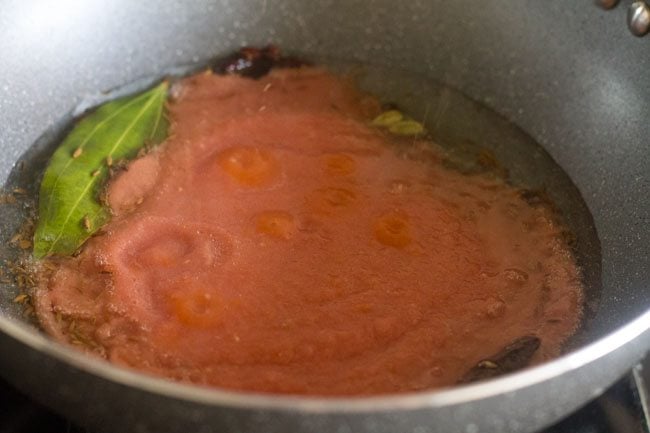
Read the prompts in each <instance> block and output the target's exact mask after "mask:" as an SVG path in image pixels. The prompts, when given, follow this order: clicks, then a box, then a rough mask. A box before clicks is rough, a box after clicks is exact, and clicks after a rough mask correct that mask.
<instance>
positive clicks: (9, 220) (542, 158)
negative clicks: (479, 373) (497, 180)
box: [0, 55, 601, 349]
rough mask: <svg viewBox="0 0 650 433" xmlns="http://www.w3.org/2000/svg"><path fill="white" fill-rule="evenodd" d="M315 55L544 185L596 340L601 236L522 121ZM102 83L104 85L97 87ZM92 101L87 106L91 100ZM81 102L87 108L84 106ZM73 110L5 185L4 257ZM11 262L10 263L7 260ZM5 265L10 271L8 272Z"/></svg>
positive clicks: (407, 78) (10, 290) (463, 156)
mask: <svg viewBox="0 0 650 433" xmlns="http://www.w3.org/2000/svg"><path fill="white" fill-rule="evenodd" d="M303 57H305V58H310V59H313V60H315V61H316V62H315V63H318V64H323V65H326V66H327V67H329V68H330V69H332V70H333V71H335V72H339V73H344V74H352V75H354V76H355V77H356V78H357V80H358V82H359V84H360V86H361V88H362V89H364V90H366V91H368V92H370V93H373V94H375V95H378V96H379V97H380V99H381V100H382V101H384V102H387V103H396V104H398V106H399V107H400V109H402V110H403V111H405V112H407V113H409V114H410V115H411V116H412V117H413V118H415V119H416V120H418V121H422V122H423V123H424V124H425V125H426V127H427V130H428V131H430V133H431V135H432V137H433V138H434V141H436V142H437V143H439V144H440V145H442V146H443V147H445V148H446V149H447V150H448V151H449V153H450V155H452V156H453V157H454V159H456V160H457V161H459V164H461V165H463V166H464V167H465V168H466V169H469V170H472V169H473V168H474V165H475V161H476V158H477V156H478V155H479V154H480V153H481V152H483V151H485V150H488V151H490V152H492V153H493V154H494V155H495V156H496V159H497V160H498V161H499V163H500V164H501V165H502V166H503V167H504V168H505V169H507V171H508V174H509V175H508V181H509V182H510V183H511V184H513V185H515V186H518V187H525V188H529V189H534V190H543V191H545V192H546V193H547V194H548V195H549V196H550V198H551V199H552V201H553V202H554V204H555V205H556V206H557V208H558V209H559V211H560V214H561V216H562V220H563V223H564V224H565V225H566V226H567V227H568V229H569V230H570V231H571V232H572V233H573V234H574V235H575V239H576V242H575V245H574V253H575V255H576V259H577V261H578V264H579V266H580V268H581V270H582V274H583V281H584V285H585V291H586V293H585V305H584V312H585V314H584V319H583V327H582V330H581V331H580V332H578V334H576V336H575V337H574V338H573V339H572V341H570V342H569V344H568V345H567V349H571V348H574V347H576V346H580V345H582V344H583V343H584V342H588V341H590V340H591V338H592V337H591V335H590V332H589V329H590V326H589V325H590V323H591V321H592V319H593V317H594V316H595V313H596V310H597V307H598V304H599V299H600V295H601V253H600V243H599V240H598V236H597V233H596V230H595V227H594V222H593V219H592V217H591V214H590V212H589V210H588V208H587V206H586V204H585V202H584V200H583V199H582V197H581V195H580V192H579V191H578V189H577V188H576V186H575V185H574V184H573V182H572V181H571V179H570V178H569V177H568V175H567V174H566V173H565V172H564V171H563V170H562V169H561V168H560V167H559V166H558V165H557V164H556V163H555V161H553V159H552V158H551V157H550V155H549V154H548V153H547V152H546V151H545V150H544V149H543V148H542V147H541V146H540V145H539V144H538V143H536V142H535V140H533V139H532V138H531V137H530V136H529V135H527V134H526V133H525V132H524V131H522V130H521V129H520V128H519V127H518V126H516V125H515V124H513V123H512V122H510V121H509V120H507V119H506V118H504V117H502V116H500V115H499V114H497V113H496V112H494V111H492V110H490V109H488V108H487V107H486V106H484V105H482V104H480V103H478V102H475V101H473V100H472V99H470V98H468V97H467V96H465V95H464V94H463V93H461V92H460V91H458V90H456V89H454V88H452V87H450V86H447V85H445V84H444V83H440V82H436V81H432V80H431V79H428V78H425V77H422V76H419V75H417V74H413V73H410V72H407V71H405V70H400V69H395V68H391V69H388V68H385V67H380V66H376V65H372V64H368V63H365V64H356V63H353V62H348V61H342V60H340V59H333V58H314V57H313V56H309V55H305V56H303ZM194 69H196V66H193V67H192V68H189V67H187V68H186V67H176V68H173V69H170V70H168V71H167V74H165V75H184V74H186V73H188V72H191V71H192V70H194ZM150 83H151V80H150V79H145V80H141V81H138V82H135V83H131V84H129V85H127V86H124V87H121V88H119V89H116V90H114V91H112V92H109V93H107V94H102V96H101V97H98V98H97V99H94V100H93V102H94V103H95V104H97V103H101V102H103V101H105V100H107V99H111V98H114V97H117V96H120V95H122V94H124V93H128V92H133V91H136V90H139V89H141V88H143V87H146V86H147V85H148V84H150ZM98 90H99V89H98ZM93 102H90V103H89V102H86V103H85V104H84V105H85V106H88V105H93ZM81 108H83V107H81ZM80 111H81V109H80V107H77V108H76V109H75V110H72V111H71V112H70V113H69V114H67V115H66V116H64V117H63V118H62V119H61V120H60V121H59V122H58V123H56V124H55V125H54V126H53V127H51V128H50V129H48V130H47V131H46V132H45V133H44V134H43V135H42V136H41V137H40V138H39V139H38V140H37V141H36V143H34V145H33V146H31V147H30V148H29V149H28V150H27V151H26V152H25V153H24V154H23V155H22V156H21V157H20V158H19V161H18V162H17V163H16V164H15V166H14V168H13V170H12V171H11V173H10V175H9V177H8V178H7V181H6V183H5V185H4V187H5V190H6V191H12V190H14V189H15V188H21V189H24V190H26V191H27V194H25V195H24V197H23V196H18V202H17V203H16V204H13V205H0V234H1V237H0V260H2V262H3V263H5V264H6V263H12V262H13V261H15V260H16V259H17V258H18V257H19V256H20V254H21V251H20V250H19V249H17V248H15V246H13V245H12V244H11V243H10V242H9V241H10V240H11V238H12V237H13V236H14V234H15V233H16V232H17V231H18V230H19V229H20V227H21V225H22V224H23V222H24V221H25V220H26V219H27V218H29V217H32V216H33V215H34V211H35V209H36V203H37V201H36V200H37V193H38V187H39V184H40V179H41V174H42V172H43V171H44V169H45V166H46V164H47V161H48V159H49V157H50V155H51V154H52V152H53V151H54V150H55V148H56V146H57V144H58V143H59V142H60V141H61V140H62V138H63V137H64V136H65V134H66V132H67V131H69V129H70V127H71V124H72V120H73V114H72V113H78V112H80ZM5 268H6V266H5ZM6 272H7V271H6V269H5V273H6ZM3 278H4V279H3V280H2V282H1V284H2V289H1V290H0V313H1V314H4V315H8V316H10V317H13V318H16V319H19V320H23V321H29V322H30V323H32V325H34V326H36V324H35V323H34V322H33V320H31V319H30V318H29V317H26V316H25V315H24V314H23V313H24V311H23V306H22V305H20V304H18V303H16V302H14V299H15V297H16V296H17V295H18V294H19V293H20V288H19V287H18V285H17V284H15V281H11V279H10V278H6V276H5V277H3Z"/></svg>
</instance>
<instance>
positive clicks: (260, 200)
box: [35, 67, 582, 395]
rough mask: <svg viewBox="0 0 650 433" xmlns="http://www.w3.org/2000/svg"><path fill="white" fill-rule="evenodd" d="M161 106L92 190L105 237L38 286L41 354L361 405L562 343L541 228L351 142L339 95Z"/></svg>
mask: <svg viewBox="0 0 650 433" xmlns="http://www.w3.org/2000/svg"><path fill="white" fill-rule="evenodd" d="M174 96H175V97H174V101H173V102H171V103H170V104H169V114H170V120H171V123H172V130H171V134H170V138H169V139H168V140H167V141H166V142H165V143H164V144H163V145H161V146H160V147H159V148H158V149H156V150H154V151H152V152H150V153H149V154H147V155H146V156H144V157H142V158H140V159H138V160H136V161H134V162H132V163H131V164H130V166H129V167H128V170H127V171H125V172H123V173H122V174H120V175H119V176H117V177H115V178H114V179H113V180H112V181H111V183H110V185H109V186H108V201H109V204H110V206H111V209H112V211H113V214H114V217H113V219H112V221H111V222H110V223H109V224H108V225H107V226H105V227H104V229H103V230H102V233H101V234H99V235H98V236H95V237H94V238H92V239H91V240H90V241H89V242H88V243H87V244H86V245H85V247H84V249H83V251H82V252H81V253H80V254H79V255H78V256H76V257H71V258H64V259H53V260H52V262H51V265H50V266H49V267H50V268H52V269H51V270H50V271H49V272H46V273H43V275H42V276H41V282H40V286H39V288H38V290H37V293H36V301H35V302H36V308H37V312H38V316H39V319H40V321H41V323H42V324H43V326H44V328H45V329H46V330H47V331H48V332H49V333H50V334H52V335H53V336H55V337H57V338H59V339H60V340H63V341H67V342H70V343H73V344H76V345H78V346H80V347H81V348H83V349H84V350H86V351H88V352H91V353H95V354H97V355H98V356H102V357H105V358H106V359H108V360H109V361H111V362H113V363H116V364H119V365H122V366H127V367H130V368H134V369H137V370H140V371H145V372H149V373H152V374H155V375H160V376H164V377H168V378H172V379H176V380H180V381H185V382H191V383H196V384H203V385H210V386H218V387H225V388H231V389H238V390H251V391H260V392H274V393H291V394H313V395H368V394H380V393H391V392H405V391H412V390H420V389H427V388H434V387H441V386H447V385H452V384H454V383H456V382H457V381H458V380H459V379H460V378H461V377H462V376H463V375H464V374H465V373H466V372H467V371H468V370H469V369H471V368H472V367H473V366H475V365H476V364H477V362H479V361H480V360H481V359H484V358H485V357H486V356H489V355H491V354H493V353H496V352H498V351H499V350H501V349H502V348H503V347H504V346H506V345H507V344H508V343H510V342H512V341H513V340H515V339H517V338H519V337H521V336H522V335H535V336H537V337H539V339H540V340H541V346H540V348H539V349H538V350H537V352H536V354H535V356H534V358H533V362H540V361H542V360H544V359H547V358H549V357H553V356H555V355H557V354H558V353H559V350H560V348H561V345H562V344H563V343H564V342H565V340H566V339H567V338H568V337H569V336H570V335H571V334H572V333H573V332H574V331H575V329H576V327H577V326H578V323H579V319H580V305H581V298H582V294H581V290H582V289H581V283H580V278H579V272H578V269H577V266H576V263H575V260H574V258H573V256H572V254H571V252H570V249H569V248H568V247H567V245H566V243H565V242H564V240H563V238H562V234H561V233H562V227H561V226H560V225H559V224H558V223H557V222H556V221H555V218H554V215H553V212H552V211H550V210H549V209H547V208H546V207H543V206H531V205H529V204H528V203H527V202H526V201H525V200H524V199H523V198H522V196H521V194H520V192H519V191H518V190H517V189H515V188H513V187H512V186H509V185H507V184H505V183H504V182H503V181H502V180H498V179H496V178H494V177H488V176H483V175H471V176H470V175H464V174H461V173H459V172H457V171H454V170H452V169H450V168H447V167H445V165H444V164H442V161H443V159H444V153H443V152H442V150H440V149H439V148H438V147H437V146H436V145H435V144H432V143H429V142H425V141H423V140H419V139H418V140H415V139H413V138H399V137H397V136H395V135H392V134H390V133H389V132H387V131H386V130H385V129H379V128H376V127H373V126H371V124H370V123H371V120H372V119H373V118H374V117H375V116H376V115H377V114H379V104H378V102H377V101H376V100H375V99H374V98H372V97H370V96H368V95H364V94H361V93H360V92H359V91H357V90H356V89H355V88H354V86H353V85H352V84H351V83H350V82H348V81H347V80H346V79H343V78H340V77H337V76H334V75H332V74H330V73H328V72H326V71H324V70H322V69H319V68H315V67H303V68H300V69H285V70H274V71H272V72H271V73H270V74H268V75H267V76H265V77H263V78H261V79H259V80H251V79H246V78H242V77H237V76H218V75H210V74H200V75H195V76H192V77H189V78H186V79H184V80H182V81H181V82H180V83H179V84H177V85H176V87H175V89H174Z"/></svg>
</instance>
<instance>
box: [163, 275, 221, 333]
mask: <svg viewBox="0 0 650 433" xmlns="http://www.w3.org/2000/svg"><path fill="white" fill-rule="evenodd" d="M189 284H191V283H184V284H183V285H189ZM167 301H168V303H169V306H170V307H171V310H172V313H173V314H174V317H175V318H176V319H178V321H179V322H180V323H182V324H183V325H187V326H191V327H196V328H210V327H213V326H216V325H218V324H219V323H220V321H221V317H222V314H221V313H222V310H223V305H222V302H221V300H220V299H219V297H218V295H216V294H215V293H211V292H209V291H207V290H205V289H204V288H202V287H191V285H190V287H180V288H179V290H176V291H173V292H171V293H170V294H169V295H168V298H167Z"/></svg>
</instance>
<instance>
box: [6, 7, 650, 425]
mask: <svg viewBox="0 0 650 433" xmlns="http://www.w3.org/2000/svg"><path fill="white" fill-rule="evenodd" d="M2 6H3V8H2V13H1V14H0V150H1V152H2V158H0V174H1V176H2V180H3V182H5V183H7V184H8V185H23V186H26V187H29V188H33V186H34V185H35V184H36V183H37V181H38V178H37V175H36V173H37V168H38V167H42V165H43V164H44V163H45V161H46V160H47V156H48V155H49V153H51V146H48V145H47V143H51V142H52V141H56V138H57V137H60V135H61V134H62V132H64V130H65V127H64V126H61V125H65V121H66V119H68V120H69V115H68V116H67V117H66V115H65V114H64V113H71V110H72V109H73V108H74V107H75V106H77V104H79V103H80V102H81V101H86V105H88V101H93V100H94V99H93V98H95V97H98V96H101V92H102V91H105V90H107V89H111V88H115V87H117V86H120V85H122V84H124V83H129V82H132V81H134V80H135V79H137V78H141V77H156V76H160V75H161V74H165V73H170V71H172V72H173V71H174V69H173V68H174V67H176V66H178V65H188V64H189V65H200V64H202V63H204V62H206V61H207V59H209V58H211V57H213V56H214V55H215V54H224V53H228V52H230V51H232V50H233V49H236V48H239V47H240V46H241V45H263V44H265V43H268V42H274V43H276V44H278V45H280V46H281V47H283V49H284V50H285V51H286V52H289V53H297V54H304V55H307V56H309V55H312V56H314V57H318V58H332V59H342V60H345V61H350V62H356V63H359V64H365V65H376V66H377V68H379V69H381V68H383V69H384V70H402V71H408V73H412V74H414V76H415V75H416V76H418V77H421V78H423V79H424V80H423V82H430V83H442V84H440V86H439V88H438V89H439V91H436V90H435V89H434V91H432V92H430V93H428V94H430V95H434V96H432V97H431V101H428V103H429V104H430V105H433V107H434V108H440V107H448V108H447V109H445V110H442V111H441V110H438V111H439V112H442V113H443V114H445V113H451V114H449V115H447V117H444V116H443V120H444V119H447V120H449V122H439V123H440V125H442V126H440V127H439V128H437V129H436V128H433V129H434V135H436V134H438V136H439V138H440V140H441V141H445V140H447V141H449V142H451V143H452V144H453V142H454V140H461V139H466V138H468V137H463V133H462V132H463V131H473V132H471V134H470V135H471V137H469V138H470V139H472V140H479V141H481V140H483V141H485V143H481V144H482V145H485V146H487V147H490V148H492V149H493V150H494V151H495V153H496V154H497V157H498V158H499V159H500V160H502V161H503V163H504V164H505V165H507V166H508V168H510V169H511V170H512V171H513V172H514V173H515V177H516V175H517V170H519V171H522V170H523V168H525V169H526V170H528V171H529V172H530V179H529V182H531V183H533V184H534V185H535V186H537V187H544V188H546V189H547V191H548V193H549V194H550V195H551V196H552V198H553V199H554V200H555V201H556V202H557V203H558V206H559V207H560V208H561V210H562V211H563V213H564V215H565V218H566V222H567V225H569V227H570V228H571V229H572V230H573V231H574V232H575V233H576V235H577V243H576V253H577V256H578V259H579V261H580V262H581V265H582V266H583V270H584V273H585V279H586V283H587V286H588V287H587V299H588V305H586V322H585V325H584V329H583V331H582V332H581V333H580V334H579V335H578V336H577V337H576V339H574V341H573V342H572V343H571V345H570V346H569V349H568V351H567V353H566V354H565V355H564V356H562V357H560V358H559V359H556V360H554V361H551V362H548V363H546V364H543V365H541V366H537V367H534V368H530V369H527V370H524V371H522V372H519V373H515V374H511V375H509V376H506V377H502V378H498V379H494V380H489V381H486V382H482V383H478V384H473V385H467V386H462V387H457V388H450V389H444V390H438V391H430V392H420V393H413V394H408V395H398V396H381V397H373V398H347V399H319V398H303V397H281V396H268V395H266V396H265V395H254V394H250V393H236V392H229V391H223V390H208V389H202V388H198V387H193V386H187V385H179V384H175V383H170V382H167V381H164V380H161V379H157V378H152V377H148V376H145V375H141V374H138V373H134V372H131V371H126V370H122V369H118V368H116V367H113V366H110V365H107V364H106V363H103V362H101V361H98V360H92V359H88V358H87V357H85V356H83V355H81V354H79V353H77V352H75V351H74V350H71V349H69V348H66V347H63V346H61V345H59V344H57V343H54V342H52V341H51V340H49V339H48V338H47V337H45V336H43V335H42V334H41V333H39V332H38V330H37V329H36V328H35V327H33V326H32V325H30V324H29V323H28V322H27V321H26V320H24V319H22V316H21V315H20V312H19V311H18V310H17V308H16V307H15V304H14V303H13V302H12V299H13V297H14V296H15V294H16V292H15V288H13V287H11V286H10V285H6V287H4V288H3V290H2V292H1V293H0V311H1V314H0V350H1V351H2V352H1V356H0V374H1V375H2V376H4V377H5V378H6V379H7V380H9V381H11V382H12V383H13V384H15V385H16V386H17V387H19V388H20V389H22V390H24V391H25V392H27V393H29V394H30V395H32V396H33V397H34V398H36V399H38V400H39V401H41V402H44V403H45V404H47V405H49V406H50V407H52V408H54V409H55V410H57V411H59V412H61V413H63V414H65V415H66V416H68V417H70V418H72V419H74V420H77V421H78V422H80V423H82V424H84V425H87V426H90V427H91V428H94V429H96V430H98V431H135V432H173V431H196V432H212V431H214V432H216V431H219V432H225V431H233V432H255V431H264V432H325V431H327V432H334V431H336V432H341V433H343V432H377V433H379V432H391V433H392V432H418V433H426V432H467V433H474V432H508V431H510V432H528V431H534V430H536V429H539V428H541V427H543V426H546V425H548V424H550V423H552V422H553V421H555V420H557V419H558V418H560V417H562V416H564V415H565V414H567V413H569V412H570V411H573V410H574V409H576V408H577V407H579V406H581V405H582V404H584V403H585V402H586V401H588V400H589V399H591V398H593V397H594V396H596V395H598V394H599V393H600V392H602V391H603V390H604V389H605V388H606V387H607V386H608V385H609V384H611V383H613V381H615V380H616V379H617V378H619V377H620V376H621V375H622V374H623V373H624V372H626V371H627V370H628V369H629V368H630V367H632V366H633V365H634V364H635V363H636V362H637V361H638V360H639V359H641V358H642V356H643V355H644V353H645V352H647V351H648V349H650V311H649V310H648V308H649V307H650V230H648V223H649V222H650V200H649V199H648V197H649V196H650V145H649V144H648V137H650V122H648V120H647V119H648V118H650V104H649V103H648V102H647V101H650V84H649V83H650V80H648V79H647V71H648V70H649V69H650V46H649V45H648V44H649V43H650V42H649V41H647V40H643V39H637V38H634V37H633V36H631V35H630V34H629V33H628V31H627V29H626V28H625V26H624V19H625V10H624V8H622V7H619V8H617V9H615V10H614V11H611V12H603V11H601V10H600V9H597V8H596V7H594V6H593V5H592V4H591V3H590V2H579V1H574V2H566V1H563V0H545V1H539V0H521V1H516V2H513V1H509V0H490V1H484V2H476V1H473V0H455V1H453V2H449V1H444V0H428V1H410V2H395V1H388V0H348V1H345V2H344V1H337V0H322V1H318V2H306V1H298V0H285V1H277V2H276V1H273V0H250V1H244V0H239V1H237V0H219V1H212V2H211V1H207V0H203V1H192V2H183V1H179V0H169V1H163V2H158V1H154V0H146V1H145V0H143V1H138V2H132V1H128V0H113V1H110V2H109V1H101V0H98V1H96V2H83V1H76V0H60V1H59V2H56V3H55V4H54V3H51V2H46V1H39V0H30V1H26V0H9V1H5V2H3V5H2ZM170 68H171V69H170ZM367 69H368V70H372V69H373V68H372V67H370V66H369V67H368V68H367ZM395 83H396V84H395ZM393 84H394V85H393V88H394V89H397V90H396V91H399V89H400V86H399V84H400V83H399V80H397V81H395V80H393ZM402 84H403V86H407V85H408V82H407V81H406V80H404V81H403V83H402ZM437 85H438V84H435V85H434V84H432V86H434V87H435V86H437ZM388 87H390V86H387V88H388ZM440 89H452V90H450V91H449V92H448V93H445V92H443V91H442V90H440ZM436 92H438V93H436ZM411 93H412V94H416V95H417V93H418V92H417V89H416V91H415V92H411ZM436 95H437V96H436ZM444 95H451V96H447V97H446V98H447V99H446V100H445V99H444V98H443V96H444ZM454 95H456V96H454ZM458 95H462V97H461V96H458ZM398 96H399V95H398ZM415 99H417V98H415ZM415 99H414V101H415ZM470 100H471V101H475V102H472V103H469V102H467V101H470ZM441 101H443V102H445V101H446V104H445V105H443V104H441ZM422 103H423V102H422V101H420V102H417V101H415V102H410V103H408V104H411V105H410V106H409V107H408V108H409V109H411V110H415V112H417V110H419V109H421V108H422V107H421V106H419V105H418V104H422ZM463 104H466V105H463ZM459 107H460V108H459ZM454 109H458V110H460V111H459V112H457V113H455V114H459V113H460V114H462V113H467V112H470V111H472V110H474V112H476V113H480V112H482V111H481V110H484V111H489V112H490V113H492V112H495V113H499V115H500V116H503V117H500V116H496V117H494V118H493V121H489V122H486V124H485V125H482V126H481V127H476V128H473V127H471V126H472V125H468V124H467V122H465V123H463V120H462V116H461V118H459V117H458V116H454V115H453V114H454ZM490 119H492V118H490ZM504 119H508V121H506V120H504ZM510 121H511V122H512V123H510ZM60 122H62V123H60ZM513 124H514V125H518V126H516V127H515V126H513ZM445 125H449V126H448V127H447V126H445ZM434 126H435V125H434ZM445 128H447V129H445ZM499 129H504V130H507V131H509V132H507V133H506V134H501V135H498V134H497V135H495V136H494V137H497V136H498V137H501V138H499V139H498V140H497V139H495V138H494V137H493V136H492V135H491V134H492V133H491V131H497V130H499ZM44 132H45V135H44V136H43V137H42V139H41V140H39V141H37V138H38V137H40V136H42V135H43V133H44ZM491 137H492V138H491ZM503 137H505V138H503ZM502 138H503V139H502ZM526 140H534V141H536V142H537V143H539V145H541V147H539V148H538V150H536V151H534V152H527V151H524V150H523V148H518V147H517V143H519V142H524V141H526ZM34 142H37V144H36V147H32V145H33V143H34ZM511 144H512V145H511ZM542 148H543V149H544V150H542ZM28 149H31V150H30V151H28ZM48 152H49V153H48ZM19 160H24V161H27V162H28V164H27V165H28V166H27V167H26V169H24V170H22V171H21V170H20V169H19V167H16V166H15V163H16V162H17V161H19ZM39 164H40V166H39ZM522 164H523V165H522ZM522 167H523V168H522ZM526 170H524V171H526ZM522 172H523V171H522ZM1 208H2V210H1V214H0V217H1V218H2V224H1V228H2V232H1V238H2V239H1V240H2V241H3V242H2V243H3V245H4V246H3V249H2V251H1V252H0V253H1V255H2V258H3V259H5V260H7V259H10V258H11V255H12V254H15V252H12V251H13V250H12V249H11V248H9V247H8V246H7V240H8V239H9V238H10V237H11V236H12V234H13V232H14V231H15V230H16V228H17V227H18V226H19V224H20V219H21V218H22V217H23V216H24V215H25V212H26V211H27V210H26V209H25V207H24V206H23V205H16V206H2V207H1Z"/></svg>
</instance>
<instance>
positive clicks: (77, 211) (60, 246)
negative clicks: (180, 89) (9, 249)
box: [34, 82, 168, 258]
mask: <svg viewBox="0 0 650 433" xmlns="http://www.w3.org/2000/svg"><path fill="white" fill-rule="evenodd" d="M167 89H168V84H167V82H163V83H161V84H159V85H158V86H156V87H154V88H153V89H151V90H149V91H147V92H144V93H140V94H138V95H135V96H128V97H125V98H122V99H117V100H115V101H111V102H108V103H106V104H104V105H102V106H100V107H99V108H98V109H97V110H96V111H94V112H92V113H91V114H89V115H87V116H86V117H83V118H82V119H81V120H80V121H79V122H78V123H77V124H76V125H75V127H74V128H73V129H72V131H71V132H70V134H69V135H68V136H67V137H66V138H65V140H63V142H62V143H61V145H60V146H59V147H58V148H57V150H56V151H55V152H54V154H53V155H52V158H51V159H50V162H49V164H48V166H47V169H46V170H45V174H44V176H43V181H42V182H41V187H40V193H39V204H38V225H37V227H36V232H35V234H34V257H35V258H42V257H45V256H49V255H70V254H72V253H74V252H75V251H76V250H77V249H78V248H79V247H80V246H81V245H82V244H83V243H84V242H85V241H86V240H87V239H88V238H89V237H90V236H91V235H92V234H93V233H95V232H96V231H97V230H99V229H100V228H101V227H102V226H103V225H104V224H105V223H106V222H107V221H108V220H109V219H110V212H109V210H108V209H106V207H105V206H103V205H102V203H101V202H100V199H99V195H100V193H101V190H102V188H103V187H104V183H105V181H106V179H107V177H108V174H109V166H110V165H111V161H119V160H122V159H130V158H133V157H135V156H136V155H137V153H138V151H139V150H140V149H141V148H142V147H143V146H144V145H145V143H151V144H156V143H159V142H160V141H162V140H164V139H165V137H166V136H167V127H168V122H167V119H166V117H165V113H164V110H165V100H166V97H167Z"/></svg>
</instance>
